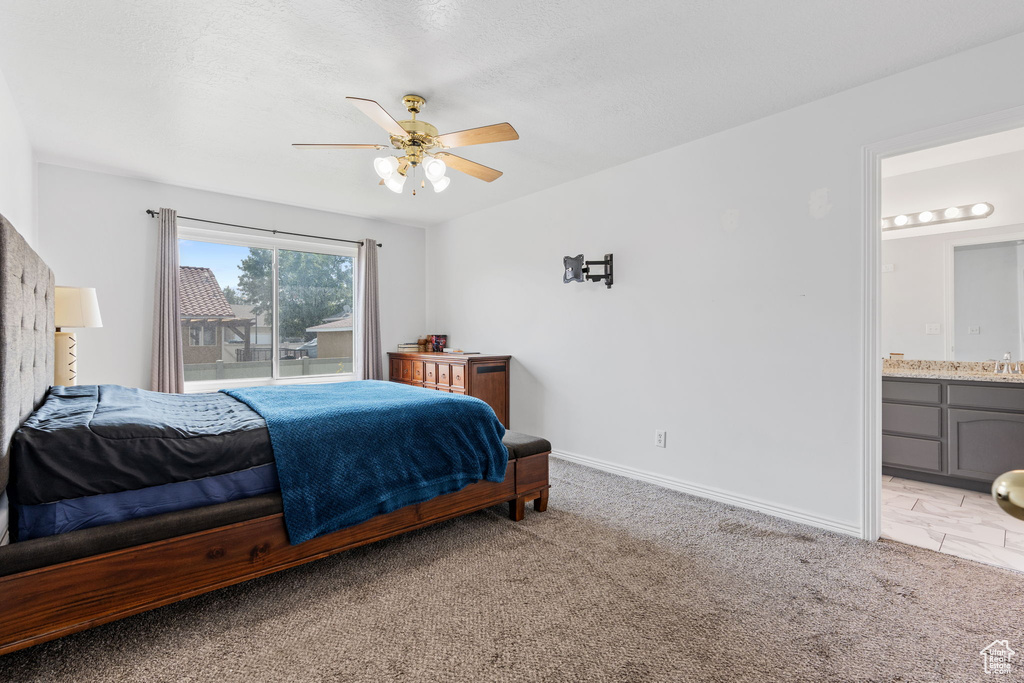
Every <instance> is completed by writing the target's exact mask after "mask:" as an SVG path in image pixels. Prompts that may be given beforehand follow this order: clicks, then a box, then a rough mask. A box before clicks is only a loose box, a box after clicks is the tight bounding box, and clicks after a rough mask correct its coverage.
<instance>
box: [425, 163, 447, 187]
mask: <svg viewBox="0 0 1024 683" xmlns="http://www.w3.org/2000/svg"><path fill="white" fill-rule="evenodd" d="M446 168H447V167H446V166H445V163H444V162H443V161H441V160H440V159H438V158H437V157H428V158H427V159H426V161H424V162H423V174H424V175H425V176H427V180H429V181H430V182H432V183H436V182H437V181H438V180H440V179H441V176H443V175H444V172H445V170H446Z"/></svg>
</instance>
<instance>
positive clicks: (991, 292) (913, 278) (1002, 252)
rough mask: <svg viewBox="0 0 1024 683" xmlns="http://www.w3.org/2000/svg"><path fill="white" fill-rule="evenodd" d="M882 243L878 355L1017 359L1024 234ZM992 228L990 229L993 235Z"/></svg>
mask: <svg viewBox="0 0 1024 683" xmlns="http://www.w3.org/2000/svg"><path fill="white" fill-rule="evenodd" d="M1017 227H1018V230H1007V229H1001V230H996V231H989V230H986V231H978V232H979V233H980V232H984V233H990V234H980V235H977V236H972V237H970V238H964V237H963V234H962V233H961V234H960V235H956V234H946V235H925V236H919V237H909V238H905V239H894V240H885V241H883V243H882V274H881V277H882V289H881V292H882V297H881V299H882V301H881V308H882V352H883V354H884V355H885V356H888V354H889V353H894V352H896V353H903V354H904V357H905V358H906V359H908V360H956V361H985V360H994V359H1000V358H1002V357H1003V354H1004V353H1006V352H1007V351H1009V352H1010V353H1011V356H1012V359H1013V360H1014V361H1017V360H1022V359H1024V334H1022V328H1021V323H1022V321H1024V314H1022V307H1024V231H1021V230H1019V227H1020V226H1017ZM993 233H994V234H993Z"/></svg>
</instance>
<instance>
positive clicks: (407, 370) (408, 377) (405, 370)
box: [402, 360, 412, 382]
mask: <svg viewBox="0 0 1024 683" xmlns="http://www.w3.org/2000/svg"><path fill="white" fill-rule="evenodd" d="M402 381H403V382H411V381H412V361H411V360H403V361H402Z"/></svg>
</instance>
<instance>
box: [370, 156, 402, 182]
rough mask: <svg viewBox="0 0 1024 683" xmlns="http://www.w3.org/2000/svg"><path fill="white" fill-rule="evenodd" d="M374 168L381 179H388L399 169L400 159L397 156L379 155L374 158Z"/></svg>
mask: <svg viewBox="0 0 1024 683" xmlns="http://www.w3.org/2000/svg"><path fill="white" fill-rule="evenodd" d="M373 170H374V171H376V172H377V175H379V176H380V177H381V180H387V179H388V178H390V177H391V176H393V175H394V174H395V171H397V170H398V159H396V158H395V157H377V158H376V159H374V160H373Z"/></svg>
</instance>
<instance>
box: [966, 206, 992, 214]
mask: <svg viewBox="0 0 1024 683" xmlns="http://www.w3.org/2000/svg"><path fill="white" fill-rule="evenodd" d="M991 208H992V207H991V206H990V205H989V204H975V205H974V206H972V207H971V213H972V214H974V215H975V216H984V215H985V214H986V213H988V212H989V210H990V209H991Z"/></svg>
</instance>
